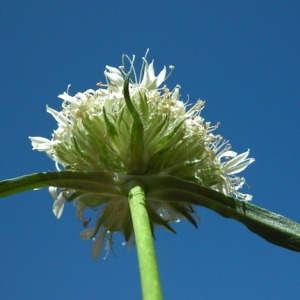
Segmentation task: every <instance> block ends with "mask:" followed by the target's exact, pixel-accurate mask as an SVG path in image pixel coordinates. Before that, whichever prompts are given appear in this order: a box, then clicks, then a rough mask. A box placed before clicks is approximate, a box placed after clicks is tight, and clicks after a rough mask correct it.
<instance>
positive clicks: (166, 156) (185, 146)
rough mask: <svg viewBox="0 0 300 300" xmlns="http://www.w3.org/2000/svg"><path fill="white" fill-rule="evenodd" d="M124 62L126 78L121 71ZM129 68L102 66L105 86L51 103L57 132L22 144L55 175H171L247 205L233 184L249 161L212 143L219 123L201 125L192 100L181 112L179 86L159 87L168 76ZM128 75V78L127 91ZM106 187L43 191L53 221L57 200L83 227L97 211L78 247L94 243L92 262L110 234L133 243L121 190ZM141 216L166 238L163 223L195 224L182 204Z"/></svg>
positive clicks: (158, 205)
mask: <svg viewBox="0 0 300 300" xmlns="http://www.w3.org/2000/svg"><path fill="white" fill-rule="evenodd" d="M146 54H147V53H146ZM125 60H127V62H129V70H125V69H126V66H125V65H126V62H125ZM134 60H135V57H134V56H133V58H132V59H130V58H129V57H128V56H126V55H124V56H123V64H122V66H121V67H119V68H115V67H111V66H106V70H105V71H104V75H105V77H106V80H107V83H106V84H103V83H99V84H97V85H98V86H99V89H97V90H92V89H89V90H87V91H85V92H83V93H77V94H75V96H71V95H69V93H66V92H65V93H63V94H61V95H59V98H61V99H62V100H63V103H62V110H61V111H56V110H54V109H52V108H49V107H47V112H48V113H50V114H51V115H52V116H53V117H54V119H55V120H56V121H57V125H58V128H57V129H56V130H55V131H54V132H53V134H52V138H51V140H49V139H46V138H42V137H30V140H31V142H32V146H33V149H36V150H38V151H44V152H46V154H47V155H48V156H49V157H50V158H51V159H53V160H54V161H55V163H56V166H57V168H58V169H59V170H60V168H64V169H67V170H69V171H73V172H76V171H87V172H88V171H105V172H113V173H114V174H116V176H118V174H119V176H121V175H122V176H123V175H124V176H130V175H139V176H144V177H147V176H155V175H171V176H176V177H179V178H181V179H184V180H187V181H190V182H193V183H196V184H199V185H201V186H204V187H208V188H211V189H213V190H216V191H218V192H221V193H224V194H225V195H228V196H233V197H236V198H237V199H240V200H251V195H248V194H243V193H241V191H240V190H241V189H242V187H243V185H244V184H245V179H244V178H243V177H238V176H237V174H238V173H240V172H242V171H243V170H244V169H245V168H246V167H247V166H248V165H249V164H251V163H252V162H253V161H254V159H253V158H248V156H249V150H248V151H246V152H244V153H242V154H237V153H236V152H234V151H232V150H231V145H230V144H228V142H227V141H225V140H224V139H223V138H222V137H221V136H220V135H214V134H213V131H215V130H216V129H217V128H218V127H219V123H218V124H216V125H211V124H210V122H205V120H204V118H203V117H202V116H201V112H202V110H203V108H204V104H205V102H204V101H202V100H198V101H197V102H196V103H195V104H194V105H193V106H191V107H189V109H187V106H190V105H189V104H187V103H185V102H183V101H182V100H180V88H181V87H180V86H179V85H176V86H175V88H174V89H171V90H170V89H169V88H168V87H167V86H166V85H163V86H162V84H163V83H164V82H165V80H166V79H167V78H168V76H169V75H170V74H169V75H167V74H166V73H167V72H166V67H163V69H162V70H161V71H160V72H159V73H158V75H156V74H155V71H154V62H153V61H152V62H151V63H150V64H149V63H148V61H147V60H146V55H145V57H144V58H143V63H142V68H141V71H140V73H139V76H137V73H136V70H135V68H134ZM170 69H171V71H172V70H173V69H174V67H173V66H171V67H170ZM128 71H130V72H131V78H132V79H131V80H130V82H129V83H128V79H127V77H126V76H127V73H126V72H128ZM128 94H129V95H128ZM126 95H127V96H126ZM108 185H109V189H108V190H106V191H104V190H103V191H102V192H98V193H93V192H85V191H82V190H80V189H79V190H68V189H65V190H60V191H59V193H58V192H57V191H58V189H57V188H56V187H50V189H49V191H50V194H51V195H52V197H53V198H54V200H55V201H54V205H53V212H54V214H55V216H56V217H57V218H59V217H60V216H61V214H62V211H63V208H64V203H65V200H68V201H72V200H75V203H76V208H77V217H78V218H79V219H80V220H81V221H82V222H83V225H84V226H85V227H86V226H87V225H88V224H89V221H90V220H88V221H86V219H85V217H84V211H85V209H86V208H87V207H89V208H92V209H98V208H99V209H100V211H99V215H98V220H97V222H96V225H95V227H94V228H92V229H91V228H88V229H86V230H85V231H84V232H83V233H82V234H81V236H82V238H83V239H94V241H95V242H94V246H93V250H92V251H93V257H94V258H95V257H97V256H98V255H99V253H100V250H101V248H102V245H103V243H104V240H105V238H107V247H108V248H110V246H111V244H112V235H113V233H114V232H117V231H121V232H122V233H123V234H124V236H125V239H126V241H132V238H133V229H132V224H131V217H130V211H129V206H128V201H127V196H128V195H127V194H126V189H120V188H118V187H115V182H114V181H113V180H112V182H111V183H110V182H109V183H108ZM146 201H147V199H146ZM147 210H148V213H149V216H150V221H151V225H152V226H154V225H156V224H158V225H162V226H164V227H165V228H167V229H168V230H171V231H172V230H173V229H172V228H171V226H170V225H169V223H170V222H176V221H178V220H180V219H186V220H189V221H190V222H191V223H192V224H193V225H195V226H196V221H195V219H194V218H197V216H196V214H195V211H194V209H193V207H192V205H191V204H190V203H188V202H187V203H186V202H183V203H177V202H176V203H175V202H172V201H171V200H170V199H168V201H163V200H157V199H148V202H147Z"/></svg>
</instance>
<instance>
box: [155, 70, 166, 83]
mask: <svg viewBox="0 0 300 300" xmlns="http://www.w3.org/2000/svg"><path fill="white" fill-rule="evenodd" d="M166 73H167V69H166V66H164V68H163V69H162V70H161V71H160V73H159V74H158V76H157V78H156V87H159V86H160V85H161V84H162V83H163V82H164V81H165V78H166Z"/></svg>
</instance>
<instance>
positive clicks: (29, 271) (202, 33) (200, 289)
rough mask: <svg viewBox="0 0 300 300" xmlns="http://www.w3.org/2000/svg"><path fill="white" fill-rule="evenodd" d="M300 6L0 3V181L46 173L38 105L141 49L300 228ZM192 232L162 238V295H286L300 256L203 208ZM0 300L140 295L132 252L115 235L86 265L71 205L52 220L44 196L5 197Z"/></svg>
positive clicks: (43, 120)
mask: <svg viewBox="0 0 300 300" xmlns="http://www.w3.org/2000/svg"><path fill="white" fill-rule="evenodd" d="M299 14H300V3H299V1H296V0H294V1H293V0H291V1H276V0H274V1H178V0H173V1H170V0H166V1H156V0H154V1H135V0H132V1H115V0H113V1H105V2H104V1H57V0H53V1H47V2H46V1H39V2H38V1H26V0H25V1H8V0H4V1H2V2H1V4H0V31H1V41H0V43H1V58H0V68H1V81H0V86H1V95H2V100H1V105H2V106H1V108H2V114H1V123H0V135H1V140H2V142H1V149H0V154H1V169H0V178H1V179H5V178H11V177H16V176H20V175H23V174H28V173H33V172H41V171H52V170H54V169H55V167H54V164H53V163H52V162H51V161H50V160H49V159H47V157H46V155H45V154H43V153H38V152H35V151H32V150H31V145H30V141H29V139H28V136H45V137H50V136H51V132H52V130H53V129H55V128H56V122H55V120H54V119H52V117H51V116H50V115H49V114H47V113H46V111H45V106H46V104H48V105H49V106H51V107H53V108H56V109H59V108H60V105H61V102H60V100H59V99H58V98H57V95H58V94H60V93H62V92H63V91H65V90H66V88H67V85H68V84H72V87H71V91H70V92H71V93H73V94H74V93H76V92H78V91H84V90H86V89H88V88H96V86H95V84H96V83H97V82H99V81H103V80H104V75H103V71H104V68H105V65H111V66H119V65H120V62H121V55H122V54H123V53H126V54H128V55H132V54H136V56H137V62H139V61H140V58H141V57H142V56H143V55H144V53H145V51H146V49H147V48H150V54H149V59H152V58H153V59H154V60H155V65H156V70H157V71H159V70H160V69H161V68H162V67H163V66H164V65H167V66H168V65H170V64H172V65H174V66H175V67H176V68H175V70H174V72H173V74H172V76H171V77H170V78H169V79H168V81H167V84H168V86H169V87H172V86H175V85H176V84H180V85H181V86H182V89H181V94H182V99H183V100H185V99H186V98H187V95H189V98H190V99H191V100H197V99H198V98H201V99H205V100H206V107H205V109H204V111H203V113H202V116H204V117H205V119H206V120H207V121H211V122H212V123H217V122H221V127H220V128H219V129H218V133H220V134H222V135H223V136H224V137H226V138H227V139H229V140H230V142H231V144H232V145H233V149H234V150H236V151H238V152H243V151H245V150H247V149H248V148H250V149H251V156H253V157H255V158H256V162H255V163H254V164H252V165H251V166H250V167H249V168H248V169H247V170H246V171H245V172H244V174H243V175H244V176H245V177H246V179H247V183H248V184H249V186H251V191H250V192H251V193H252V194H253V196H254V198H253V204H255V205H259V206H262V207H264V208H267V209H270V210H272V211H275V212H277V213H280V214H283V215H285V216H287V217H289V218H291V219H294V220H296V221H298V222H300V199H299V193H298V192H297V191H298V190H297V188H298V185H299V168H300V163H299V159H298V155H299V152H300V144H299V132H300V125H299V122H298V121H297V120H298V119H299V111H300V104H299V96H300V95H299V94H300V93H299V75H300V71H299V70H300V59H299V53H300V51H299V50H300V40H299V36H300V20H299ZM197 212H198V213H199V215H200V216H201V222H200V223H199V229H198V230H195V229H194V228H193V227H192V226H191V225H189V224H187V223H186V222H184V221H183V222H180V223H178V224H175V226H174V227H175V229H176V231H177V234H176V235H172V234H170V233H168V232H165V231H164V230H163V229H158V230H157V232H156V237H157V240H156V242H155V246H156V250H157V256H158V261H159V266H160V271H161V277H162V284H163V290H164V295H165V299H200V298H201V299H224V298H225V299H254V298H255V299H275V298H276V299H283V298H284V299H295V297H298V296H299V286H300V279H299V269H300V257H299V253H295V252H291V251H289V250H285V249H282V248H279V247H277V246H274V245H272V244H269V243H267V242H266V241H264V240H263V239H261V238H259V237H258V236H256V235H254V234H252V233H251V232H250V231H248V230H247V229H246V228H245V227H244V226H243V225H241V224H239V223H237V222H236V221H233V220H229V219H224V218H222V217H221V216H219V215H217V214H216V213H214V212H212V211H209V210H207V209H204V208H201V207H200V208H198V209H197ZM0 217H1V223H2V224H1V225H2V226H1V227H0V237H1V248H0V266H1V267H0V298H1V299H5V300H15V299H23V300H24V299H25V300H26V299H45V300H47V299H89V298H93V299H97V298H99V299H100V298H101V299H120V298H123V299H139V298H140V286H139V275H138V270H137V262H136V250H135V248H133V249H132V250H131V251H129V252H128V251H127V249H126V247H123V246H121V243H122V241H123V240H122V238H121V237H116V239H115V245H114V249H115V252H116V256H114V255H113V253H110V255H109V256H108V258H107V259H106V260H103V259H102V258H100V259H99V260H98V261H97V262H94V261H93V260H92V258H91V256H90V246H91V243H90V242H88V241H87V242H83V241H81V240H80V238H79V234H78V232H79V231H80V230H81V229H82V228H81V224H80V222H79V221H78V220H77V219H76V217H75V209H74V208H73V207H72V204H70V205H68V206H67V207H66V208H65V211H64V214H63V216H62V218H61V219H60V220H56V219H55V217H54V216H53V214H52V200H51V198H50V196H49V195H48V192H47V190H46V189H44V190H41V191H30V192H26V193H23V194H19V195H15V196H12V197H10V198H5V199H1V211H0Z"/></svg>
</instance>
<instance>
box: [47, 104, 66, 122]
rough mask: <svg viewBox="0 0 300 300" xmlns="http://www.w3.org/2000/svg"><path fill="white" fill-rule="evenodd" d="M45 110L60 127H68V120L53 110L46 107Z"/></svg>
mask: <svg viewBox="0 0 300 300" xmlns="http://www.w3.org/2000/svg"><path fill="white" fill-rule="evenodd" d="M46 110H47V112H48V113H49V114H51V115H52V116H53V118H54V119H55V120H56V121H57V122H58V123H59V124H61V125H64V126H67V125H68V119H67V118H66V117H65V116H64V115H63V114H62V113H61V112H58V111H56V110H55V109H53V108H51V107H49V106H48V105H47V106H46Z"/></svg>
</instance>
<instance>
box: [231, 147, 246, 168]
mask: <svg viewBox="0 0 300 300" xmlns="http://www.w3.org/2000/svg"><path fill="white" fill-rule="evenodd" d="M249 151H250V150H249V149H248V151H246V152H244V153H241V154H239V155H238V156H236V157H235V158H233V159H231V160H229V161H228V162H227V163H226V168H228V169H229V168H230V167H231V166H236V165H238V164H239V163H241V162H243V161H244V160H245V159H246V158H247V156H248V155H249Z"/></svg>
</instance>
